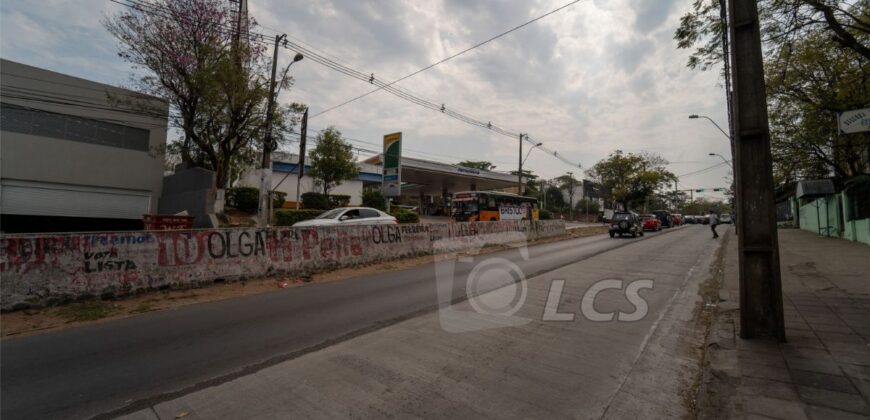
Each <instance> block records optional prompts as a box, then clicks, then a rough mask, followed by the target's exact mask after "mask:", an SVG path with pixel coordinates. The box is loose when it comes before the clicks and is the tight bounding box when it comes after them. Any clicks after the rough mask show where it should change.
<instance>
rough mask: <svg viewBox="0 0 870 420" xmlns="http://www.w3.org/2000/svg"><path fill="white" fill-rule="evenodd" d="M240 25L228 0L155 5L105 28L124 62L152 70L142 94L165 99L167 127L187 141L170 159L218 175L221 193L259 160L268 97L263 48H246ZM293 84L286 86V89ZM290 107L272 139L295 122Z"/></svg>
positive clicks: (171, 150)
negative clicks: (238, 32) (237, 33)
mask: <svg viewBox="0 0 870 420" xmlns="http://www.w3.org/2000/svg"><path fill="white" fill-rule="evenodd" d="M237 24H238V25H240V26H242V25H243V26H245V27H248V28H252V27H256V22H254V21H253V19H248V21H245V22H241V21H238V20H237V19H236V18H235V16H233V14H232V12H231V11H230V10H229V8H228V6H227V4H226V2H225V1H223V0H155V1H153V2H151V3H149V4H148V5H140V6H136V7H133V8H131V9H129V10H126V11H124V12H121V13H119V14H118V15H115V16H113V17H109V18H106V19H105V20H104V21H103V25H104V26H105V28H106V29H107V30H108V31H109V33H111V34H112V35H113V36H114V37H115V38H116V39H117V40H118V42H119V53H118V54H119V56H120V57H121V58H122V59H124V60H125V61H128V62H130V63H132V64H134V65H135V66H136V67H137V68H141V69H145V70H147V74H146V75H145V76H143V77H141V78H139V79H137V80H136V81H135V84H136V86H135V87H136V88H138V89H139V90H141V91H143V92H144V93H148V94H152V95H156V96H159V97H161V98H164V99H166V100H167V101H168V102H169V103H170V105H171V112H170V116H169V120H170V124H171V125H172V126H173V127H175V128H178V129H179V130H180V131H181V132H182V135H183V138H182V139H181V140H180V141H176V142H173V143H171V144H170V145H169V146H168V148H167V149H168V150H167V152H168V154H170V155H171V154H176V155H178V156H180V159H181V160H182V161H183V162H186V163H189V164H192V165H194V166H200V167H204V168H206V169H210V170H213V171H215V173H216V181H217V185H218V187H219V188H223V187H226V186H227V185H228V184H229V182H230V180H231V178H233V177H234V176H238V174H239V172H240V171H241V167H243V166H246V165H250V164H251V163H252V162H256V161H257V156H258V155H259V153H258V150H257V148H258V146H260V145H259V144H258V143H257V142H255V141H254V139H257V138H262V137H263V127H264V125H265V114H266V112H265V108H266V103H267V99H268V98H267V97H268V91H269V77H268V76H267V75H268V74H269V66H268V64H269V62H268V60H267V59H266V57H265V54H264V53H265V51H266V47H265V46H263V45H261V44H258V43H253V42H251V43H249V42H243V41H246V40H239V39H238V37H237V36H235V35H234V34H235V31H232V30H228V28H236V25H237ZM290 85H291V81H290V79H288V80H285V81H284V83H283V87H285V88H287V87H289V86H290ZM289 111H290V107H279V108H278V110H277V112H276V113H275V115H276V118H275V124H274V125H275V130H274V132H275V133H276V135H275V136H274V137H275V138H276V140H277V141H278V142H280V141H281V140H283V137H282V136H281V134H280V133H282V132H284V131H286V130H287V129H288V128H289V126H290V125H292V124H293V122H294V120H293V119H292V118H291V117H290V116H289V115H290V114H289Z"/></svg>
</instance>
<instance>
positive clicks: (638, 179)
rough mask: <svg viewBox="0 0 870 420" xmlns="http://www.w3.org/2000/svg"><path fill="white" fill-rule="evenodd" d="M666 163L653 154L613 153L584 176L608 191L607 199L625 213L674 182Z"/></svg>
mask: <svg viewBox="0 0 870 420" xmlns="http://www.w3.org/2000/svg"><path fill="white" fill-rule="evenodd" d="M667 163H668V162H667V161H666V160H665V159H663V158H662V157H660V156H657V155H654V154H649V153H640V154H634V153H628V154H626V153H624V152H623V151H621V150H617V151H615V152H613V153H611V154H610V155H609V156H608V157H607V158H606V159H602V160H601V161H599V162H598V163H596V164H595V166H593V167H592V168H591V169H589V170H587V171H586V176H588V177H589V178H591V179H593V180H594V181H595V182H597V183H599V184H601V185H602V186H603V187H604V188H605V189H606V190H608V191H610V195H611V198H612V199H613V200H615V201H617V202H619V203H621V204H622V206H623V208H624V209H625V210H629V209H630V208H631V205H632V204H636V203H642V202H644V201H645V200H646V199H647V198H648V197H650V196H651V195H652V194H653V193H655V192H656V191H658V190H660V189H662V188H663V187H666V186H667V185H669V184H670V183H671V182H672V181H673V180H674V179H676V176H674V174H673V173H671V172H670V171H668V170H667V169H665V165H667Z"/></svg>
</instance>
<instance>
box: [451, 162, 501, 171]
mask: <svg viewBox="0 0 870 420" xmlns="http://www.w3.org/2000/svg"><path fill="white" fill-rule="evenodd" d="M457 165H459V166H464V167H466V168H474V169H480V170H483V171H491V170H493V169H495V165H493V164H492V162H487V161H485V160H463V161H462V162H459V163H457Z"/></svg>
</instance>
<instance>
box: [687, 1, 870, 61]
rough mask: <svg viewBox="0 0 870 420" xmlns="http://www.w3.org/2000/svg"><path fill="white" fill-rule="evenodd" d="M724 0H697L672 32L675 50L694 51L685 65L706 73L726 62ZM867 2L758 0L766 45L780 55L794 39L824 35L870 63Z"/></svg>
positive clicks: (869, 21) (869, 23)
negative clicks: (724, 55) (724, 49)
mask: <svg viewBox="0 0 870 420" xmlns="http://www.w3.org/2000/svg"><path fill="white" fill-rule="evenodd" d="M720 1H721V0H695V2H694V3H693V4H692V10H691V11H689V12H688V13H686V14H685V15H683V16H682V17H681V18H680V26H679V27H678V28H677V30H676V31H675V33H674V39H675V40H676V41H677V48H681V49H692V48H694V51H693V52H692V55H691V56H690V57H689V62H688V63H687V65H688V66H689V67H690V68H693V69H695V68H699V69H701V70H707V69H709V68H711V67H712V66H713V65H715V64H716V63H718V62H720V61H722V31H723V30H725V27H724V26H723V25H722V21H721V17H720V7H721V3H720ZM868 8H870V6H868V3H867V2H860V1H858V2H854V3H853V2H848V1H844V0H760V1H759V2H758V15H759V19H760V20H761V22H760V23H761V33H762V42H763V43H764V45H765V47H766V48H767V49H768V50H773V51H781V50H783V49H785V48H788V47H789V46H790V45H791V44H792V43H793V42H794V41H795V40H799V39H803V38H806V37H807V36H809V35H811V34H817V35H821V36H823V37H824V38H826V39H829V40H830V41H831V42H833V43H836V44H837V46H838V47H839V48H846V49H849V50H851V51H853V52H854V53H855V54H858V55H860V56H862V57H864V60H870V37H868V35H870V14H868Z"/></svg>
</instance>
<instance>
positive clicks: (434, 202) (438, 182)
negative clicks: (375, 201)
mask: <svg viewBox="0 0 870 420" xmlns="http://www.w3.org/2000/svg"><path fill="white" fill-rule="evenodd" d="M361 163H363V164H369V165H373V166H376V167H382V165H383V155H382V154H378V155H375V156H372V157H370V158H368V159H365V160H363V161H361ZM400 173H401V176H400V179H401V194H400V196H399V197H397V198H395V199H394V202H395V203H401V204H405V205H412V206H418V207H419V209H420V214H421V215H424V216H446V215H449V214H450V205H451V202H450V199H451V197H452V195H453V193H456V192H459V191H490V190H494V191H504V192H516V187H517V177H516V175H511V174H507V173H501V172H492V171H486V170H481V169H476V168H466V167H464V166H458V165H451V164H447V163H441V162H433V161H430V160H424V159H417V158H411V157H407V156H402V160H401V167H400ZM380 185H381V183H380V182H367V183H365V184H364V187H367V188H372V187H378V188H379V187H380Z"/></svg>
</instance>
